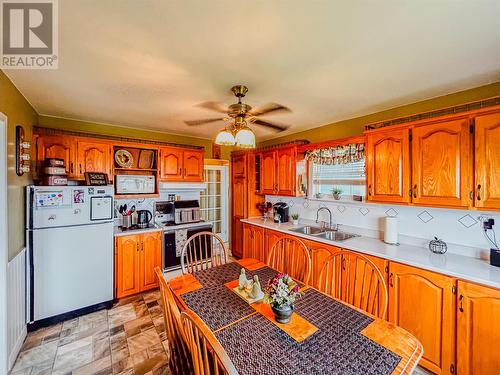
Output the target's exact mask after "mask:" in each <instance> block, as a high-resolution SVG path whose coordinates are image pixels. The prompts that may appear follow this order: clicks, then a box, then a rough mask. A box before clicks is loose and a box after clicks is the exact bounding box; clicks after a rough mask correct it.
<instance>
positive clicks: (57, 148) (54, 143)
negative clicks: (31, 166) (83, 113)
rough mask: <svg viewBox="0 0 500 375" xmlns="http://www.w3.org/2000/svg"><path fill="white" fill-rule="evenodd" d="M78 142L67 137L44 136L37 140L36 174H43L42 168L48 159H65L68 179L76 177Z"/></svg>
mask: <svg viewBox="0 0 500 375" xmlns="http://www.w3.org/2000/svg"><path fill="white" fill-rule="evenodd" d="M75 154H76V142H75V140H74V137H72V136H67V135H44V136H38V137H37V140H36V164H37V165H36V174H37V176H40V175H41V174H42V171H41V168H42V167H43V163H44V161H45V159H46V158H56V159H63V160H64V165H65V167H66V174H67V175H68V177H74V176H75V175H76V174H77V173H76V166H75Z"/></svg>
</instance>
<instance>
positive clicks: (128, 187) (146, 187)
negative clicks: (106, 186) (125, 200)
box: [115, 174, 156, 194]
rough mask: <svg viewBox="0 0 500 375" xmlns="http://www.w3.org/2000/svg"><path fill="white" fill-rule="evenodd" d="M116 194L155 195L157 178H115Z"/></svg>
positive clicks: (130, 176) (132, 176) (122, 176)
mask: <svg viewBox="0 0 500 375" xmlns="http://www.w3.org/2000/svg"><path fill="white" fill-rule="evenodd" d="M115 183H116V194H154V193H155V192H156V182H155V176H141V175H130V174H125V175H117V176H115Z"/></svg>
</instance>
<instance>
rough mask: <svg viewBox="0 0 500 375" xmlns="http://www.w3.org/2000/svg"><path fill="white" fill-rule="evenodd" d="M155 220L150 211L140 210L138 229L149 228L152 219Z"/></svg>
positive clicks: (138, 213) (138, 212)
mask: <svg viewBox="0 0 500 375" xmlns="http://www.w3.org/2000/svg"><path fill="white" fill-rule="evenodd" d="M152 218H153V214H152V213H151V212H149V211H148V210H138V211H137V227H138V228H140V229H144V228H147V227H148V226H149V223H150V222H151V219H152Z"/></svg>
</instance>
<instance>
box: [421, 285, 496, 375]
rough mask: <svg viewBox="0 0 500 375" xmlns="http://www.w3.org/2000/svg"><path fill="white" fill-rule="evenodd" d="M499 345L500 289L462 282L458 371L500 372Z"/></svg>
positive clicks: (469, 374)
mask: <svg viewBox="0 0 500 375" xmlns="http://www.w3.org/2000/svg"><path fill="white" fill-rule="evenodd" d="M498 348H500V290H498V289H492V288H487V287H484V286H479V285H475V284H472V283H468V282H463V281H459V282H458V301H457V374H460V375H473V374H481V375H494V374H500V354H499V353H498ZM424 350H425V348H424Z"/></svg>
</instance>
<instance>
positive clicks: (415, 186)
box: [413, 184, 417, 198]
mask: <svg viewBox="0 0 500 375" xmlns="http://www.w3.org/2000/svg"><path fill="white" fill-rule="evenodd" d="M416 197H417V184H415V185H413V198H416Z"/></svg>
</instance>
